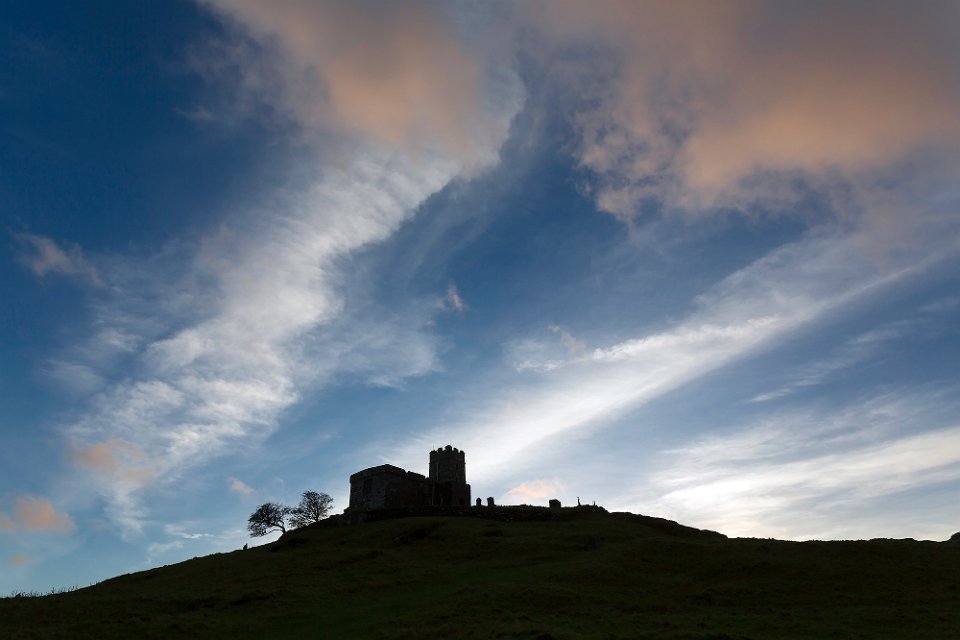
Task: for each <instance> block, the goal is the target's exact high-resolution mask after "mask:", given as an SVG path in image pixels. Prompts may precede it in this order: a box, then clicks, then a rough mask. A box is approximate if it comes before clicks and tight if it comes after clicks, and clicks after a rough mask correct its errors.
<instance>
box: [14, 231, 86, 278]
mask: <svg viewBox="0 0 960 640" xmlns="http://www.w3.org/2000/svg"><path fill="white" fill-rule="evenodd" d="M14 237H15V238H16V239H17V240H19V241H20V243H21V244H22V245H23V247H24V251H23V252H21V254H20V256H19V259H20V263H21V264H23V265H24V266H25V267H27V268H28V269H30V271H32V272H33V273H34V274H35V275H36V276H37V277H39V278H42V277H44V276H46V275H47V274H57V275H62V276H71V277H75V278H78V279H81V280H85V281H87V282H89V283H90V284H94V285H97V286H102V285H103V282H102V280H101V279H100V275H99V274H98V273H97V270H96V268H95V267H94V266H93V265H91V264H90V263H89V262H88V261H87V259H86V258H85V257H84V255H83V251H82V250H81V249H80V247H79V246H78V245H75V244H73V245H68V246H67V247H66V249H64V248H61V247H60V245H58V244H57V243H56V242H55V241H54V240H53V239H51V238H48V237H46V236H39V235H34V234H31V233H18V234H15V235H14Z"/></svg>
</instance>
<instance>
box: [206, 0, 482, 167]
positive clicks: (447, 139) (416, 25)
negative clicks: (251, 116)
mask: <svg viewBox="0 0 960 640" xmlns="http://www.w3.org/2000/svg"><path fill="white" fill-rule="evenodd" d="M208 2H209V4H211V5H213V6H214V7H216V8H217V9H218V10H219V11H220V12H221V13H223V14H225V15H227V16H229V17H230V18H232V19H233V20H234V21H235V22H236V23H237V24H239V25H242V27H243V28H244V29H245V31H247V32H248V33H249V34H250V35H252V36H253V37H254V38H255V39H256V40H257V41H258V42H259V43H260V44H261V45H263V46H267V47H270V46H273V47H279V49H280V51H281V56H280V60H279V61H278V64H276V65H274V66H273V67H271V68H270V69H267V70H264V71H258V70H257V67H256V65H251V66H250V67H249V68H247V69H245V73H247V74H248V76H247V81H248V83H249V84H251V85H254V86H256V87H264V86H266V87H268V88H267V89H266V90H267V91H279V92H280V94H281V100H282V106H283V107H284V108H286V109H287V110H288V111H289V112H290V113H291V114H292V115H293V116H295V118H296V119H297V120H298V121H300V122H302V123H307V124H311V123H312V124H314V125H320V126H322V127H327V128H334V129H336V130H346V131H350V132H359V133H362V134H364V135H366V136H368V137H369V138H371V139H373V140H375V141H377V142H380V143H387V144H391V145H395V146H403V147H407V148H414V149H420V148H422V147H423V146H424V145H426V146H429V145H431V144H433V145H439V146H441V147H442V148H444V149H445V150H448V151H454V152H457V153H463V152H465V151H466V150H467V149H468V148H469V147H470V146H471V144H472V142H473V139H474V137H475V136H476V135H477V134H478V133H480V131H479V130H481V129H483V128H484V127H485V126H486V125H487V123H486V122H484V115H483V109H482V107H481V96H480V95H479V86H478V85H479V83H480V76H481V69H480V66H479V65H478V63H477V62H476V61H475V60H474V58H473V57H472V56H471V55H470V53H469V52H468V51H467V50H466V49H465V47H464V45H463V44H462V43H461V41H460V40H459V39H458V38H457V37H456V34H455V31H454V29H453V27H452V25H451V24H449V23H448V22H447V21H446V20H445V19H444V17H443V16H442V12H440V11H436V10H435V9H437V7H436V6H431V5H428V4H426V3H419V2H404V3H394V2H337V3H333V2H316V1H314V0H284V1H279V2H269V3H264V2H260V1H259V0H208ZM431 9H434V10H431ZM251 74H252V75H251ZM264 74H265V75H267V76H268V77H267V78H264V77H260V76H262V75H264ZM277 76H279V78H278V77H277Z"/></svg>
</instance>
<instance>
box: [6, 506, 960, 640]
mask: <svg viewBox="0 0 960 640" xmlns="http://www.w3.org/2000/svg"><path fill="white" fill-rule="evenodd" d="M511 520H512V521H510V522H505V521H496V520H481V519H475V518H466V517H416V518H403V519H394V520H383V521H379V522H371V523H366V524H362V525H354V526H336V527H334V526H328V527H323V526H320V527H312V528H308V529H301V530H297V531H295V532H291V533H290V534H287V535H286V536H284V537H283V538H282V539H281V540H280V541H278V542H276V543H274V544H271V545H267V546H264V547H258V548H256V549H250V550H247V551H236V552H233V553H226V554H217V555H213V556H208V557H204V558H197V559H194V560H190V561H187V562H183V563H180V564H177V565H171V566H167V567H163V568H159V569H153V570H150V571H144V572H141V573H136V574H131V575H126V576H121V577H118V578H114V579H112V580H108V581H106V582H103V583H100V584H98V585H96V586H93V587H89V588H86V589H80V590H77V591H74V592H70V593H63V594H59V595H52V596H44V597H37V598H27V597H21V598H6V599H2V600H0V637H2V638H10V639H21V638H23V639H25V638H98V639H99V638H173V637H195V638H271V639H272V638H294V637H301V638H527V639H530V640H534V639H539V640H549V639H551V638H554V639H557V640H563V639H570V640H572V639H575V638H662V639H667V638H696V639H700V640H707V639H713V640H721V639H728V640H729V639H747V638H749V639H754V640H757V639H761V638H775V639H777V640H788V639H799V638H810V639H817V640H820V639H824V638H870V639H877V638H891V639H894V638H895V639H898V640H899V639H904V638H925V639H938V638H943V639H949V638H960V545H956V544H945V543H933V542H913V541H883V540H878V541H864V542H807V543H789V542H780V541H773V540H753V539H730V540H728V539H725V538H723V537H722V536H719V535H716V534H713V535H710V534H709V533H706V532H698V531H697V530H694V529H689V528H685V527H680V526H679V525H676V524H675V523H669V522H668V521H664V520H657V519H653V518H643V517H642V516H629V515H628V514H606V513H605V512H603V511H602V510H599V509H589V508H587V509H564V510H563V518H562V519H559V520H547V521H529V520H525V519H523V518H518V519H513V518H511Z"/></svg>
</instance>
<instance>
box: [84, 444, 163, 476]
mask: <svg viewBox="0 0 960 640" xmlns="http://www.w3.org/2000/svg"><path fill="white" fill-rule="evenodd" d="M70 459H71V461H72V462H73V463H74V464H76V465H77V466H79V467H82V468H84V469H88V470H90V471H95V472H97V473H101V474H104V475H110V476H113V477H116V478H119V479H121V480H125V481H128V482H132V483H135V484H141V483H144V482H146V481H148V480H150V479H151V478H153V477H154V476H155V475H156V469H154V468H152V467H151V466H149V465H148V464H147V462H146V460H147V456H146V454H145V453H144V452H143V450H142V449H140V448H139V447H137V446H136V445H134V444H131V443H129V442H125V441H123V440H118V439H116V438H114V439H112V440H108V441H106V442H98V443H96V444H92V445H79V444H71V445H70Z"/></svg>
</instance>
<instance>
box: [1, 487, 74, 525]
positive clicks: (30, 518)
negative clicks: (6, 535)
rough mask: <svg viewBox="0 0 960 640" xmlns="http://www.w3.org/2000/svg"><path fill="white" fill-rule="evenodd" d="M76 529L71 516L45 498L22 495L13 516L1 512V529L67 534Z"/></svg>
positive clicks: (15, 506) (18, 499)
mask: <svg viewBox="0 0 960 640" xmlns="http://www.w3.org/2000/svg"><path fill="white" fill-rule="evenodd" d="M74 529H76V525H74V523H73V520H72V519H71V518H70V516H69V515H67V514H66V513H62V512H60V511H57V510H56V509H55V508H54V506H53V503H51V502H50V501H49V500H47V499H45V498H34V497H31V496H20V497H18V498H17V500H16V503H15V505H14V509H13V516H12V517H10V516H7V515H5V514H2V513H0V531H6V532H12V531H17V530H26V531H49V532H52V533H62V534H66V533H70V532H72V531H73V530H74Z"/></svg>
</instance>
